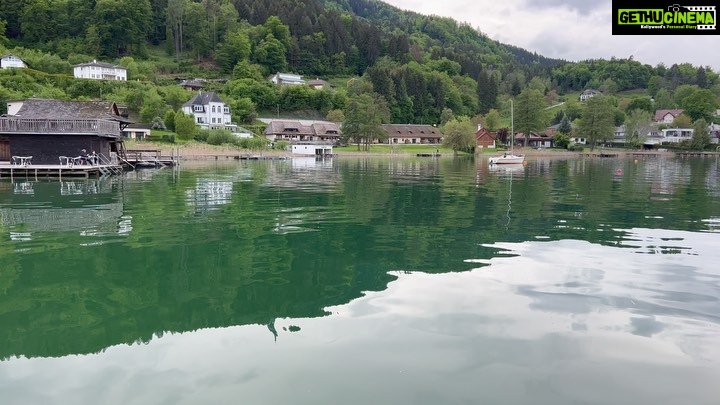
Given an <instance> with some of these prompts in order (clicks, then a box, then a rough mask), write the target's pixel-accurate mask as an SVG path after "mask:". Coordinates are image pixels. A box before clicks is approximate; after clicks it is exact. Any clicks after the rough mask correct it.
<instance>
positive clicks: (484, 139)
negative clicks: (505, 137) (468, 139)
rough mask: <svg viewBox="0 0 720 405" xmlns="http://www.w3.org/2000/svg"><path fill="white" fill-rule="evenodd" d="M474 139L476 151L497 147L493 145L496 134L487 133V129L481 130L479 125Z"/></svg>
mask: <svg viewBox="0 0 720 405" xmlns="http://www.w3.org/2000/svg"><path fill="white" fill-rule="evenodd" d="M475 139H476V146H477V148H478V149H483V148H496V147H497V145H496V144H495V140H496V139H497V134H496V133H495V132H490V131H488V130H487V128H481V127H480V126H479V125H478V130H477V131H476V132H475Z"/></svg>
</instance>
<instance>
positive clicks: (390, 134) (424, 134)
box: [382, 124, 443, 144]
mask: <svg viewBox="0 0 720 405" xmlns="http://www.w3.org/2000/svg"><path fill="white" fill-rule="evenodd" d="M382 127H383V129H384V130H385V132H387V138H388V143H390V144H439V143H440V142H441V141H442V137H443V134H442V132H440V130H438V129H437V128H435V127H434V126H432V125H424V124H383V126H382Z"/></svg>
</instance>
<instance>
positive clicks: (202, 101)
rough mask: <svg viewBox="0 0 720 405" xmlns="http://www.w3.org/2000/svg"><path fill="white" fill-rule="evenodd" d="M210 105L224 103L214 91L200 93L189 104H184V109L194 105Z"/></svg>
mask: <svg viewBox="0 0 720 405" xmlns="http://www.w3.org/2000/svg"><path fill="white" fill-rule="evenodd" d="M210 103H223V104H224V102H223V101H222V99H221V98H220V96H218V95H217V93H215V92H214V91H206V92H200V93H198V94H196V95H195V96H194V97H193V98H191V99H190V100H189V101H188V102H187V103H185V104H183V107H191V106H194V105H208V104H210Z"/></svg>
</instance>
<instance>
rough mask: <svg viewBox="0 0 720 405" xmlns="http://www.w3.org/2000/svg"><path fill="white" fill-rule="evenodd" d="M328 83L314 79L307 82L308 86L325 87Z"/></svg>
mask: <svg viewBox="0 0 720 405" xmlns="http://www.w3.org/2000/svg"><path fill="white" fill-rule="evenodd" d="M327 84H328V82H326V81H325V80H323V79H312V80H308V81H307V85H308V86H325V85H327Z"/></svg>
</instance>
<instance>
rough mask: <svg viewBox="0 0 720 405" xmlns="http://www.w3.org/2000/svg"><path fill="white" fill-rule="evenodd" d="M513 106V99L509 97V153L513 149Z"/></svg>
mask: <svg viewBox="0 0 720 405" xmlns="http://www.w3.org/2000/svg"><path fill="white" fill-rule="evenodd" d="M514 112H515V107H514V106H513V101H512V99H510V154H512V153H513V149H514V147H515V117H514V115H513V114H514Z"/></svg>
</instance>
